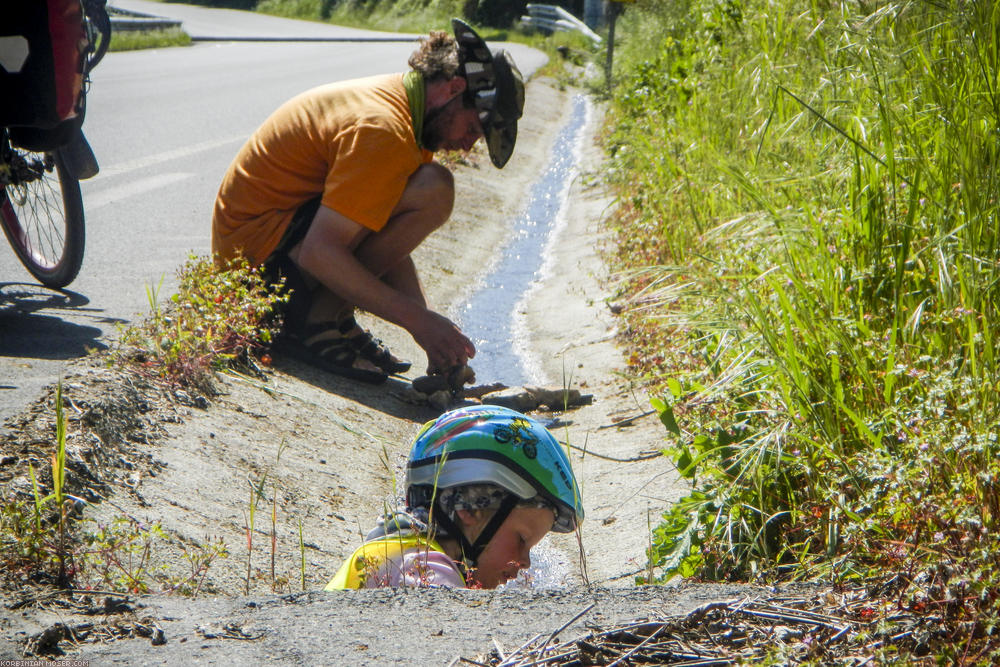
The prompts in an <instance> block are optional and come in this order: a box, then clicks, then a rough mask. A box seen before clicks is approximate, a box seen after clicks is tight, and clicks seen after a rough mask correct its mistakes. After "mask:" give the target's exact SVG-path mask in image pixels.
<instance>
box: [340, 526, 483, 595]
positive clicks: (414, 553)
mask: <svg viewBox="0 0 1000 667" xmlns="http://www.w3.org/2000/svg"><path fill="white" fill-rule="evenodd" d="M398 586H445V587H448V588H465V586H466V582H465V577H464V576H463V575H462V573H461V572H459V571H458V568H457V567H455V563H454V561H452V560H451V558H449V557H448V555H447V554H445V553H444V550H443V549H442V548H441V546H440V545H439V544H438V543H437V542H435V541H434V540H431V539H428V538H427V537H426V536H424V535H398V534H396V535H389V536H386V537H382V538H379V539H376V540H372V541H371V542H365V543H364V544H362V545H361V546H360V547H358V549H357V550H356V551H355V552H354V553H353V554H351V557H350V558H348V559H347V560H346V561H344V563H343V565H341V566H340V569H339V570H337V574H336V575H334V577H333V579H331V580H330V583H328V584H327V585H326V588H324V589H323V590H326V591H339V590H347V589H357V588H380V587H391V588H395V587H398Z"/></svg>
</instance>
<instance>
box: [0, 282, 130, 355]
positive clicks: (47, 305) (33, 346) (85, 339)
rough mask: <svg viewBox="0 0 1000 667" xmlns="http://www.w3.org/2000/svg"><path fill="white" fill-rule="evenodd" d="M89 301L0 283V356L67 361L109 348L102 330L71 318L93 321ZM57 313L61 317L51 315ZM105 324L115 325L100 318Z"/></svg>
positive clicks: (24, 285)
mask: <svg viewBox="0 0 1000 667" xmlns="http://www.w3.org/2000/svg"><path fill="white" fill-rule="evenodd" d="M89 303H90V299H88V298H87V297H86V296H84V295H82V294H79V293H77V292H71V291H69V290H61V291H57V290H50V289H47V288H45V287H42V286H40V285H33V284H29V283H0V356H5V357H26V358H34V359H53V360H67V359H75V358H77V357H82V356H84V355H86V354H87V353H88V351H89V350H93V349H105V348H106V347H107V346H106V345H105V344H104V343H102V342H99V341H98V338H99V337H100V336H101V330H100V329H99V328H97V327H95V326H88V325H86V324H77V323H75V322H71V321H69V319H68V318H69V317H72V316H79V315H83V316H86V317H90V318H94V317H95V316H96V317H100V316H99V315H95V314H97V313H100V312H101V311H100V310H99V309H96V308H88V307H87V305H88V304H89ZM47 311H56V312H58V313H59V314H48V312H47ZM101 319H102V321H105V322H107V321H115V320H112V319H111V318H101Z"/></svg>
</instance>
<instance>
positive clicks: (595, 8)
mask: <svg viewBox="0 0 1000 667" xmlns="http://www.w3.org/2000/svg"><path fill="white" fill-rule="evenodd" d="M603 5H604V0H584V2H583V22H584V23H586V24H587V27H588V28H590V29H591V30H597V29H598V28H600V27H601V23H602V21H601V18H602V15H603V14H604V7H603Z"/></svg>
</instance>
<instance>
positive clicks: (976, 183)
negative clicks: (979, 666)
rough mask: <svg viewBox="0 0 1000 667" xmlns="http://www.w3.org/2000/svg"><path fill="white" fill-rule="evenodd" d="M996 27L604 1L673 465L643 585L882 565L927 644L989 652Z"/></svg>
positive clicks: (873, 8) (626, 224) (643, 330)
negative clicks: (614, 29)
mask: <svg viewBox="0 0 1000 667" xmlns="http://www.w3.org/2000/svg"><path fill="white" fill-rule="evenodd" d="M998 27H1000V9H998V8H997V7H996V6H995V4H994V3H981V2H971V3H960V4H951V5H941V4H939V3H897V4H891V3H890V4H882V5H870V3H862V4H861V5H853V4H849V3H812V2H792V3H785V4H780V3H779V4H775V3H765V2H755V1H747V2H743V3H740V4H738V5H737V4H736V3H719V2H709V1H707V0H706V1H704V2H692V3H665V4H664V3H645V2H639V3H636V6H635V7H634V8H633V7H630V8H629V9H628V10H627V11H626V12H625V14H624V15H623V16H622V19H621V22H620V29H621V33H622V42H621V44H622V49H621V53H619V57H618V58H617V60H616V63H617V66H618V67H619V68H620V72H619V73H618V74H617V75H616V78H617V79H618V80H620V81H623V84H622V85H621V86H620V88H619V90H617V91H616V93H615V98H614V100H613V102H612V109H611V112H610V115H611V117H612V119H613V127H612V129H611V130H610V131H609V132H608V135H607V147H608V150H609V152H610V154H611V156H612V157H611V168H610V170H609V172H608V178H609V180H611V181H612V183H613V184H615V186H616V187H617V188H618V193H619V207H618V209H617V214H616V215H617V219H616V222H615V224H616V232H617V234H618V238H619V240H620V241H619V243H618V250H617V252H616V261H617V262H618V263H619V265H620V267H621V269H622V276H623V281H622V284H621V291H622V294H621V301H623V302H625V303H627V304H628V305H629V308H628V309H627V310H626V313H625V320H626V324H627V331H626V334H625V335H626V337H627V341H628V344H629V346H630V349H631V350H632V352H631V354H630V355H629V362H630V365H631V367H632V369H633V370H634V371H635V372H636V373H638V374H640V375H643V376H644V377H645V378H646V380H647V382H648V383H649V385H650V387H651V390H652V392H653V394H654V395H655V396H657V398H656V399H654V407H655V408H656V409H657V411H658V412H659V413H660V416H661V419H662V421H663V424H664V427H665V429H666V434H667V438H668V445H667V446H666V448H665V453H667V454H669V455H670V456H671V457H672V458H673V459H674V461H675V463H676V464H677V468H678V472H679V474H680V475H681V477H682V478H683V479H686V480H687V481H688V482H689V483H690V485H691V488H690V491H689V493H688V494H687V495H686V496H685V497H684V498H682V499H681V500H680V501H679V502H677V503H675V504H673V505H672V506H671V507H668V508H666V509H665V511H664V513H663V515H662V516H663V520H662V522H661V523H660V525H659V526H657V527H655V528H654V529H653V538H652V544H651V547H650V554H649V555H650V567H651V568H654V570H655V571H656V572H657V573H658V578H659V579H661V580H662V579H667V578H670V577H672V576H676V575H683V576H693V577H701V578H710V579H740V580H746V579H757V580H781V579H788V578H797V579H807V578H823V579H826V580H828V581H835V582H842V581H849V580H855V581H865V582H869V583H871V582H876V581H885V582H893V584H892V586H889V584H888V583H887V584H886V587H885V588H884V590H886V591H889V590H891V591H893V593H894V594H896V595H898V596H899V600H898V604H899V605H903V606H907V607H910V608H915V606H916V607H919V608H921V609H928V610H930V609H933V610H934V612H935V614H939V616H938V617H939V618H941V619H943V621H942V622H943V623H945V628H946V629H945V630H943V632H945V633H946V634H947V635H948V637H949V642H950V643H948V644H944V643H942V644H941V645H940V646H938V647H936V649H935V650H937V651H939V655H940V656H941V659H942V660H945V661H948V660H950V659H956V658H957V659H958V660H959V661H964V660H968V661H970V662H975V661H985V662H989V659H988V658H987V657H986V656H988V655H990V652H991V651H995V650H997V647H998V646H1000V643H998V641H997V639H996V634H995V632H994V630H993V628H994V627H998V626H996V623H997V620H998V619H1000V611H998V610H1000V603H998V601H997V596H995V595H993V594H992V593H989V592H987V591H989V590H991V589H995V588H997V587H998V586H1000V580H998V578H997V576H996V574H995V573H996V572H997V571H998V570H997V569H996V568H995V566H994V564H995V558H994V557H993V556H991V555H989V554H993V553H995V547H996V545H995V543H994V540H995V538H994V537H993V535H995V534H996V533H995V528H996V527H1000V526H997V513H996V511H995V510H994V503H995V502H996V501H995V499H994V497H995V495H996V490H995V485H994V483H993V482H992V481H991V480H995V479H996V478H997V474H998V472H1000V470H998V469H997V463H996V458H995V457H992V454H990V453H989V452H993V451H994V449H995V447H996V442H997V438H998V434H997V433H996V431H997V428H996V426H995V423H996V415H997V414H998V412H1000V384H998V380H1000V367H998V365H997V358H996V354H995V347H996V340H997V336H998V334H1000V319H998V318H997V317H996V310H997V306H996V304H997V303H998V298H997V297H998V291H997V289H998V288H997V286H998V285H1000V281H998V280H997V276H998V273H997V272H998V267H1000V244H998V242H997V241H998V234H997V231H996V229H997V228H996V224H995V221H996V219H997V217H998V216H997V214H998V202H997V198H996V197H995V196H993V195H992V194H989V195H987V194H984V193H995V191H996V186H997V185H998V184H1000V161H998V160H997V159H996V157H997V155H996V154H997V152H998V149H997V142H996V141H995V140H994V138H993V137H992V133H993V131H994V129H995V128H996V127H997V125H998V121H1000V113H998V108H1000V107H998V105H997V104H996V100H997V95H996V85H995V83H996V77H997V72H998V71H1000V58H998V55H997V52H996V49H995V48H993V47H992V46H988V45H987V44H988V43H991V40H990V39H982V38H981V37H982V36H983V35H995V34H996V31H997V29H998ZM991 457H992V458H991ZM988 572H990V573H992V574H987V573H988Z"/></svg>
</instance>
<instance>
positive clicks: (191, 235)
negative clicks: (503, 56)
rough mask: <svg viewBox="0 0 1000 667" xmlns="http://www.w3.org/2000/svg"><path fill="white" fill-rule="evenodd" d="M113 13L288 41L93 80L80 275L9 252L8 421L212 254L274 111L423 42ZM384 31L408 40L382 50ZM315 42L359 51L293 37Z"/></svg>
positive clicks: (5, 289) (528, 66)
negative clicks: (243, 161) (232, 170)
mask: <svg viewBox="0 0 1000 667" xmlns="http://www.w3.org/2000/svg"><path fill="white" fill-rule="evenodd" d="M112 4H113V6H116V7H120V8H122V9H128V10H132V11H140V12H146V13H155V14H158V15H161V16H169V17H171V18H177V19H180V20H182V21H183V28H184V29H185V30H186V31H188V32H189V34H191V35H192V36H195V37H198V38H208V37H213V36H216V37H220V38H223V39H228V38H231V39H236V38H248V37H263V38H281V39H285V40H288V41H282V42H270V41H269V42H233V41H218V42H211V41H205V42H198V43H196V44H195V45H194V46H192V47H189V48H170V49H156V50H149V51H137V52H122V53H109V54H108V55H107V57H106V58H105V60H104V61H102V62H101V64H100V65H99V66H98V67H97V69H96V70H95V71H94V72H93V75H92V79H93V83H92V87H91V90H90V94H89V95H88V98H87V106H88V109H87V117H86V121H85V123H84V132H85V134H86V136H87V138H88V140H89V142H90V144H91V146H92V147H93V149H94V152H95V154H96V155H97V159H98V161H99V162H100V164H101V173H100V174H99V175H98V176H96V177H95V178H93V179H91V180H88V181H84V182H83V183H82V184H81V186H82V190H83V200H84V209H85V212H86V224H87V247H86V252H85V255H84V261H83V267H82V269H81V271H80V275H79V277H78V278H77V279H76V280H75V281H74V282H73V283H72V284H71V285H69V287H68V289H67V290H66V291H63V292H56V291H53V290H49V289H46V288H44V287H42V286H40V285H38V284H37V283H35V282H34V280H33V279H32V278H31V276H30V275H29V274H28V273H27V271H25V270H24V268H23V267H22V266H21V265H20V263H19V262H18V260H17V258H16V257H15V256H14V253H13V252H12V251H11V250H10V248H9V247H8V246H7V245H6V244H5V243H0V423H2V422H3V421H4V420H6V419H7V418H8V417H10V416H11V415H13V414H15V413H16V412H18V411H19V410H21V409H22V408H24V407H25V406H26V405H28V404H29V403H30V402H31V401H32V400H33V399H34V398H35V397H36V396H38V395H39V394H40V392H41V391H42V389H43V388H44V387H45V386H46V385H49V384H51V383H54V382H56V381H57V380H58V379H59V378H60V377H61V376H62V375H63V374H64V373H65V369H66V364H67V363H68V362H70V361H72V360H73V359H76V358H79V357H81V356H83V355H85V354H86V353H87V350H88V349H95V348H101V347H104V346H106V345H107V344H108V341H109V340H111V339H113V337H114V336H116V335H117V333H118V331H119V328H120V326H121V325H124V324H127V323H128V322H130V321H132V320H134V319H136V318H139V317H142V316H143V315H145V314H146V313H148V312H149V311H150V307H151V306H150V304H151V302H152V301H153V300H157V301H162V300H163V299H164V298H166V297H167V296H169V295H170V294H171V293H172V292H173V291H174V288H175V287H176V271H177V269H178V268H179V267H180V266H181V265H182V264H183V263H184V261H185V260H186V258H187V257H188V255H190V254H192V253H193V254H197V255H206V254H208V252H209V248H210V229H209V225H210V220H211V208H212V203H213V201H214V198H215V193H216V189H217V188H218V184H219V181H220V180H221V178H222V175H223V173H224V172H225V169H226V167H227V166H228V164H229V161H230V160H231V159H232V157H233V155H235V154H236V151H237V150H238V149H239V147H240V146H241V145H242V143H243V141H245V139H246V137H247V136H248V135H249V134H250V133H251V132H252V131H253V130H254V129H255V128H256V127H257V126H258V125H259V124H260V122H261V121H262V120H263V119H264V118H266V117H267V115H268V114H270V113H271V112H272V111H273V110H274V109H275V108H276V107H277V106H278V105H280V104H281V103H282V102H284V101H285V100H286V99H288V98H290V97H292V96H293V95H295V94H297V93H299V92H301V91H303V90H306V89H308V88H310V87H313V86H316V85H320V84H322V83H326V82H328V81H335V80H341V79H347V78H353V77H361V76H368V75H373V74H381V73H386V72H394V71H401V70H402V69H404V68H405V67H406V60H407V58H408V57H409V54H410V53H411V51H412V50H413V48H414V47H415V46H416V42H415V41H414V39H413V38H414V37H415V36H405V35H403V36H400V35H392V34H391V33H368V32H366V31H361V30H356V29H350V28H341V27H338V26H331V25H326V24H320V23H312V22H307V21H295V20H291V19H282V18H275V17H269V16H263V15H258V14H253V13H248V12H238V11H233V10H218V9H206V8H202V7H195V6H189V5H179V4H175V3H159V2H145V1H143V0H116V1H115V2H113V3H112ZM387 35H392V36H393V38H394V39H398V40H401V41H392V42H386V41H382V40H383V39H384V38H385V37H386V36H387ZM315 38H332V39H351V40H358V41H334V42H315V41H296V40H297V39H315ZM366 39H372V40H375V41H365V40H366ZM505 48H509V50H511V51H512V53H513V54H514V56H515V58H516V60H517V62H518V65H519V66H520V68H521V70H522V71H523V72H524V73H525V75H530V73H531V72H533V71H534V70H535V69H537V68H538V67H539V66H540V65H542V64H543V63H544V62H545V56H544V54H542V53H541V52H539V51H537V50H535V49H530V48H528V47H524V46H522V45H518V44H508V45H505ZM2 429H3V426H0V430H2Z"/></svg>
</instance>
